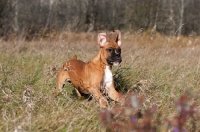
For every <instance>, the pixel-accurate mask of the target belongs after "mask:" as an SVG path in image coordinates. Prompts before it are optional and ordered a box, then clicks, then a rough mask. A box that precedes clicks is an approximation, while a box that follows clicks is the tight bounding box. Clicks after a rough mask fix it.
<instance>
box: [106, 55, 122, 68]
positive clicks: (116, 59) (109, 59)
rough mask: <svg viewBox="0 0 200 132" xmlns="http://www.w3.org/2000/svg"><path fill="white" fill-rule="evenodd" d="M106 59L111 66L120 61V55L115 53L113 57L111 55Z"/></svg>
mask: <svg viewBox="0 0 200 132" xmlns="http://www.w3.org/2000/svg"><path fill="white" fill-rule="evenodd" d="M106 60H107V63H108V65H111V66H117V65H119V64H120V63H121V62H122V59H121V56H120V55H117V56H114V57H112V56H111V57H109V58H107V59H106Z"/></svg>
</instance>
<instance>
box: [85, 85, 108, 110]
mask: <svg viewBox="0 0 200 132" xmlns="http://www.w3.org/2000/svg"><path fill="white" fill-rule="evenodd" d="M89 92H90V93H91V94H92V96H93V97H94V98H95V100H97V101H98V102H99V105H100V107H102V108H106V107H108V101H107V99H106V98H105V97H104V96H103V95H102V93H101V91H100V88H99V87H95V86H93V87H92V88H90V89H89Z"/></svg>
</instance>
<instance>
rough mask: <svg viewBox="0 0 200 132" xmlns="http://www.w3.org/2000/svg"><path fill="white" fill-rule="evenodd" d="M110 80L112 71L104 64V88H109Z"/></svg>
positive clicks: (111, 79)
mask: <svg viewBox="0 0 200 132" xmlns="http://www.w3.org/2000/svg"><path fill="white" fill-rule="evenodd" d="M112 81H113V77H112V72H111V70H110V69H109V66H106V68H105V70H104V78H103V86H104V87H105V88H109V87H110V86H111V84H112Z"/></svg>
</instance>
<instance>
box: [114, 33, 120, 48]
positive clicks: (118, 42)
mask: <svg viewBox="0 0 200 132" xmlns="http://www.w3.org/2000/svg"><path fill="white" fill-rule="evenodd" d="M114 32H115V33H116V34H117V37H116V39H115V41H116V42H117V44H118V46H119V47H120V46H121V45H122V39H121V32H120V31H119V30H114Z"/></svg>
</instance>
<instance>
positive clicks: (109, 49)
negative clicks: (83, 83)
mask: <svg viewBox="0 0 200 132" xmlns="http://www.w3.org/2000/svg"><path fill="white" fill-rule="evenodd" d="M114 35H115V36H114V38H113V39H111V38H109V36H108V35H107V34H106V33H99V34H98V40H97V41H98V44H99V45H100V47H101V50H102V53H101V59H102V61H104V62H105V63H106V64H107V65H110V66H117V65H119V64H120V63H121V61H122V58H121V32H120V31H119V30H115V31H114Z"/></svg>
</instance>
